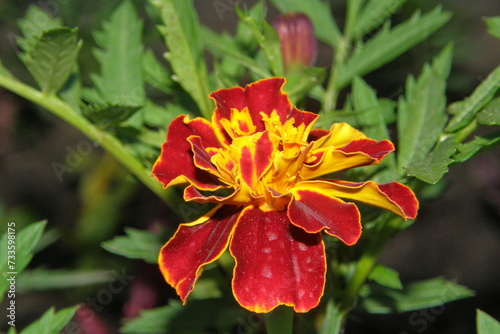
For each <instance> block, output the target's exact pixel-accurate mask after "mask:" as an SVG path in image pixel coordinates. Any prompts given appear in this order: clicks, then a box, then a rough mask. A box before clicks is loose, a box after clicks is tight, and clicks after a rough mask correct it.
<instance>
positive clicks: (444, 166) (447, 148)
mask: <svg viewBox="0 0 500 334" xmlns="http://www.w3.org/2000/svg"><path fill="white" fill-rule="evenodd" d="M457 145H458V144H457V143H456V142H455V137H449V138H447V139H446V140H444V141H442V142H440V143H439V144H437V146H436V147H435V148H434V150H433V151H432V152H431V153H430V154H429V155H428V156H427V157H426V158H424V159H423V160H420V161H416V162H413V163H411V164H410V165H409V166H408V167H407V169H406V174H407V175H409V176H415V177H416V178H417V179H419V180H422V181H424V182H427V183H430V184H434V183H436V182H438V181H439V180H441V178H442V177H443V175H444V174H446V173H447V172H448V165H449V164H451V163H452V162H453V161H454V160H453V159H451V158H450V157H451V155H452V154H453V153H454V152H455V150H456V148H457Z"/></svg>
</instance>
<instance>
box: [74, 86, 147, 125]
mask: <svg viewBox="0 0 500 334" xmlns="http://www.w3.org/2000/svg"><path fill="white" fill-rule="evenodd" d="M84 92H88V90H86V91H84ZM84 96H86V97H87V98H88V97H89V96H88V95H86V94H85V93H84ZM140 108H141V106H131V105H122V104H118V105H112V104H90V105H88V106H86V107H85V108H84V109H83V114H84V115H85V116H87V117H88V118H90V119H91V120H93V121H94V122H95V123H101V124H104V125H105V127H106V128H108V127H112V126H116V125H117V124H119V123H121V122H123V121H125V120H127V119H129V118H130V116H132V115H133V114H135V113H136V112H137V111H138V110H139V109H140Z"/></svg>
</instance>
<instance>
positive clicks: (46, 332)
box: [20, 306, 78, 334]
mask: <svg viewBox="0 0 500 334" xmlns="http://www.w3.org/2000/svg"><path fill="white" fill-rule="evenodd" d="M77 309H78V306H73V307H67V308H65V309H62V310H60V311H59V312H55V311H54V308H53V307H52V308H50V309H49V310H48V311H47V312H45V313H44V315H43V316H42V317H41V318H40V319H38V320H37V321H35V322H33V323H32V324H31V325H29V326H28V327H26V328H25V329H24V330H23V331H22V332H21V333H20V334H54V333H59V331H60V330H62V329H63V328H64V327H65V326H66V325H67V324H68V322H69V321H70V320H71V318H73V315H74V314H75V312H76V310H77Z"/></svg>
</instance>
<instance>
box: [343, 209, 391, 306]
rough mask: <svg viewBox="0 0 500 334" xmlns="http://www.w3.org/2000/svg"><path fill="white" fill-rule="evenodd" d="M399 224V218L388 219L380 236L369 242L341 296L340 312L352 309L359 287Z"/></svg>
mask: <svg viewBox="0 0 500 334" xmlns="http://www.w3.org/2000/svg"><path fill="white" fill-rule="evenodd" d="M399 222H400V219H399V218H393V219H390V220H389V221H388V222H387V224H386V225H385V226H384V227H383V228H382V230H381V232H380V234H378V235H377V237H376V238H374V239H373V240H371V242H370V243H369V244H368V246H367V248H366V249H365V251H364V252H363V255H362V256H361V258H360V259H359V261H358V264H357V265H356V270H355V272H354V275H353V277H352V278H351V279H350V280H349V282H348V285H347V287H346V289H345V293H344V294H343V296H342V301H341V303H340V312H349V311H350V310H351V309H352V308H353V307H354V305H355V303H356V299H357V298H358V295H359V291H360V290H361V287H362V286H363V284H364V283H365V281H366V279H367V278H368V275H369V274H370V273H371V271H372V270H373V268H374V267H375V265H376V264H377V261H378V258H379V256H380V253H381V251H382V249H383V248H384V246H385V244H386V243H387V241H388V240H389V239H390V238H391V237H392V235H393V234H394V232H395V231H396V230H397V224H398V223H399Z"/></svg>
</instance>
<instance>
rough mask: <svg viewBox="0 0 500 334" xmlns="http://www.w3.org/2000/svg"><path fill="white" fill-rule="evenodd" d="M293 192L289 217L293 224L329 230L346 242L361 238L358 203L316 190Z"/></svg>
mask: <svg viewBox="0 0 500 334" xmlns="http://www.w3.org/2000/svg"><path fill="white" fill-rule="evenodd" d="M292 194H293V199H292V201H291V202H290V204H289V205H288V216H289V217H290V220H291V222H292V223H293V224H295V225H297V226H298V227H300V228H303V229H304V230H305V231H307V232H309V233H315V232H320V231H321V230H325V232H326V233H328V234H330V235H333V236H335V237H337V238H339V239H340V240H341V241H342V242H344V243H345V244H346V245H354V244H355V243H356V242H357V241H358V239H359V237H360V236H361V223H360V215H359V211H358V208H357V207H356V205H354V204H353V203H345V202H344V201H342V200H340V199H338V198H335V197H332V196H328V195H325V194H322V193H319V192H317V191H315V190H306V189H304V190H297V191H292Z"/></svg>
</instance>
